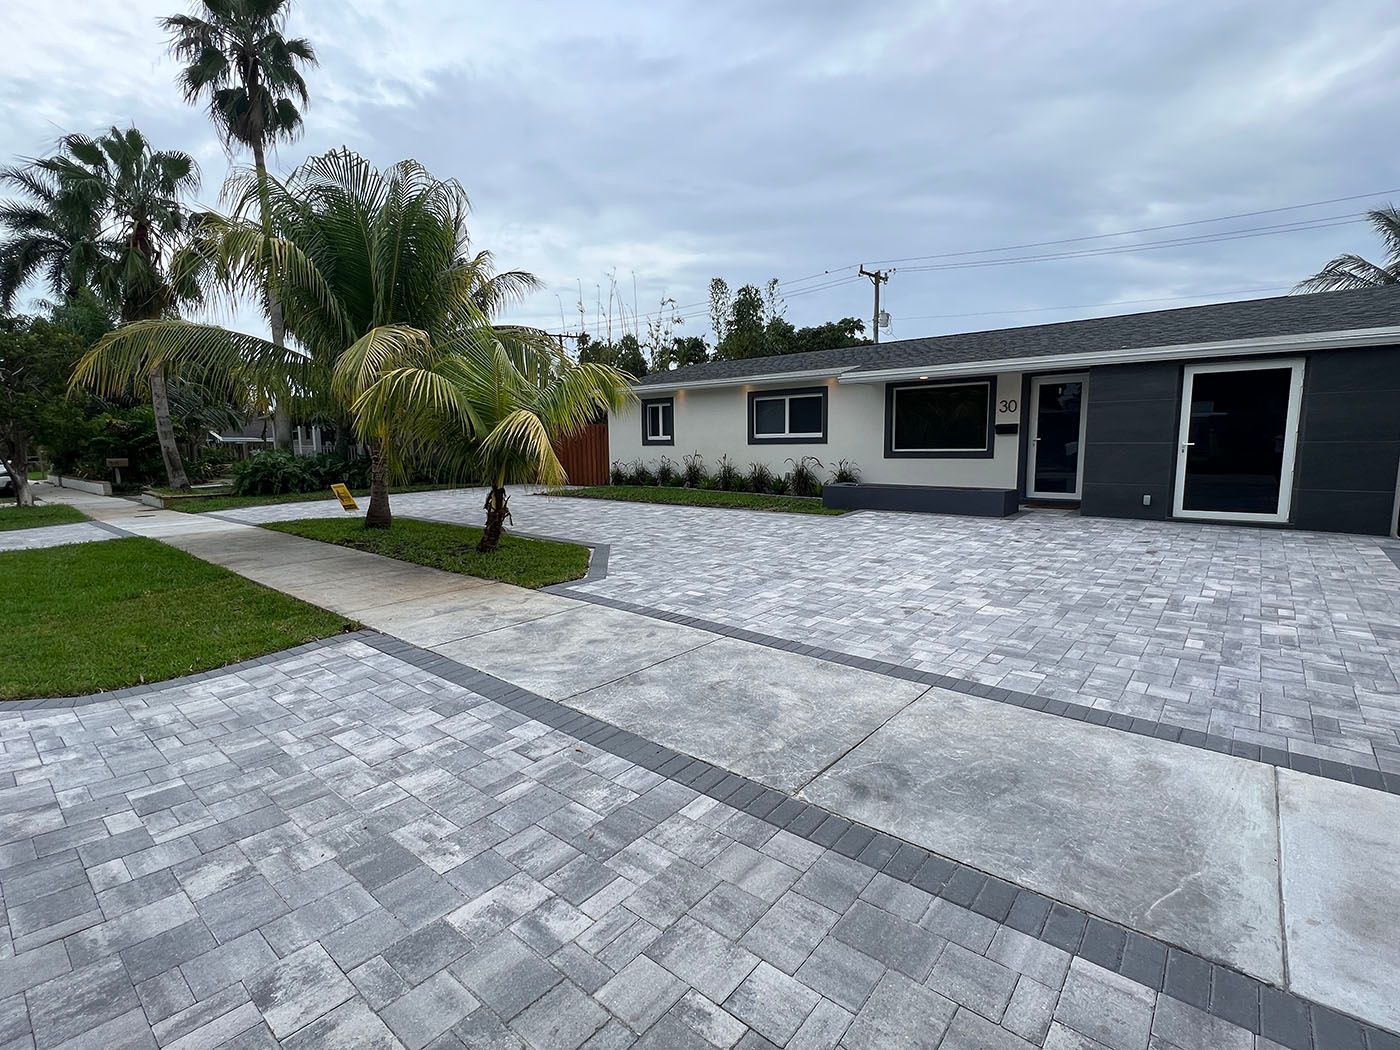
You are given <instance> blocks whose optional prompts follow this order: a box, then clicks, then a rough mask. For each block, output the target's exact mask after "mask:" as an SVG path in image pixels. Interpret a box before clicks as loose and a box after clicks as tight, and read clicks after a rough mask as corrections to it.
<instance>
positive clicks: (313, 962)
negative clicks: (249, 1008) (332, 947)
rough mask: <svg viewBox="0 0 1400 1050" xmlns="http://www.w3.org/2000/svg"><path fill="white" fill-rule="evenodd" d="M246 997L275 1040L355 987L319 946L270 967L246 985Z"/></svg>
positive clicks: (340, 1000) (332, 1005) (330, 1007)
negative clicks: (256, 1009)
mask: <svg viewBox="0 0 1400 1050" xmlns="http://www.w3.org/2000/svg"><path fill="white" fill-rule="evenodd" d="M246 984H247V988H248V994H249V996H250V997H251V998H252V1000H253V1002H254V1003H256V1004H257V1007H258V1009H259V1010H261V1011H262V1015H263V1017H264V1018H265V1019H266V1020H267V1025H268V1027H269V1028H271V1029H272V1034H273V1035H275V1036H277V1037H278V1038H279V1039H281V1038H284V1037H285V1036H288V1035H290V1034H291V1033H293V1032H295V1031H296V1030H297V1029H299V1028H302V1027H303V1026H305V1025H307V1024H309V1023H311V1022H312V1021H314V1020H316V1018H318V1017H320V1016H321V1015H322V1014H324V1013H326V1012H327V1011H329V1010H333V1009H334V1008H335V1007H337V1006H339V1005H340V1004H341V1003H343V1002H345V1001H346V1000H347V999H349V998H351V997H352V996H353V995H354V994H355V987H354V985H352V984H351V983H350V982H349V981H348V980H346V978H345V975H344V974H343V973H341V972H340V969H339V967H337V966H336V965H335V963H334V962H333V961H332V960H331V957H330V956H329V955H327V954H326V950H325V949H324V948H322V947H321V946H320V945H319V944H311V945H308V946H306V947H305V948H302V949H301V950H299V951H297V952H294V953H293V954H291V955H289V956H287V957H286V958H285V959H281V960H279V961H278V962H275V963H273V964H272V965H271V966H269V967H267V969H265V970H262V971H261V972H259V973H257V974H255V975H254V976H253V977H251V978H249V980H248V981H247V982H246Z"/></svg>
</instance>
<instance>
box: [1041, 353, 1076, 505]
mask: <svg viewBox="0 0 1400 1050" xmlns="http://www.w3.org/2000/svg"><path fill="white" fill-rule="evenodd" d="M1029 378H1030V391H1029V393H1028V394H1027V397H1026V411H1027V413H1029V415H1030V419H1029V420H1028V421H1027V425H1026V431H1027V433H1026V499H1038V500H1063V501H1065V502H1067V503H1068V502H1072V501H1074V500H1077V499H1082V498H1083V495H1084V437H1085V435H1086V434H1087V433H1088V424H1089V373H1088V372H1057V373H1054V374H1051V375H1043V376H1030V377H1029ZM1069 380H1077V381H1078V382H1079V384H1080V387H1079V390H1080V394H1079V455H1078V457H1076V462H1075V471H1074V491H1073V492H1036V491H1035V489H1034V485H1035V459H1036V455H1035V454H1036V442H1037V441H1039V440H1040V388H1041V386H1042V385H1043V384H1045V383H1063V382H1067V381H1069Z"/></svg>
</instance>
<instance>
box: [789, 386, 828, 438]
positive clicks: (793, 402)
mask: <svg viewBox="0 0 1400 1050" xmlns="http://www.w3.org/2000/svg"><path fill="white" fill-rule="evenodd" d="M821 432H822V399H821V396H820V395H816V396H808V397H794V398H791V399H790V400H789V401H788V433H790V434H820V433H821Z"/></svg>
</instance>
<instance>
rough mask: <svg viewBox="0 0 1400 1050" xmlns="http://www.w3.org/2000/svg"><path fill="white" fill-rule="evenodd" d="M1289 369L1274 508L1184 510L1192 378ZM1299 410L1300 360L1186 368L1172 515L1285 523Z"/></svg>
mask: <svg viewBox="0 0 1400 1050" xmlns="http://www.w3.org/2000/svg"><path fill="white" fill-rule="evenodd" d="M1284 368H1286V369H1289V370H1290V371H1291V372H1292V373H1293V374H1292V376H1291V377H1290V379H1289V384H1288V408H1287V410H1286V411H1287V415H1286V417H1285V420H1284V431H1283V464H1282V467H1281V470H1280V473H1279V481H1278V507H1277V510H1276V512H1275V513H1273V514H1252V513H1249V514H1247V513H1244V512H1242V511H1234V510H1187V509H1186V507H1185V503H1186V458H1187V454H1188V452H1189V451H1190V448H1191V444H1192V442H1191V398H1192V393H1193V384H1194V382H1195V379H1196V376H1198V375H1201V374H1202V373H1209V372H1259V371H1264V370H1271V371H1277V370H1279V369H1284ZM1302 410H1303V359H1302V358H1300V357H1290V358H1282V359H1278V358H1271V359H1269V360H1267V361H1223V362H1213V363H1210V364H1199V365H1187V366H1186V367H1185V369H1184V370H1183V372H1182V378H1181V420H1180V423H1179V424H1178V428H1177V444H1176V490H1175V492H1174V494H1173V498H1172V516H1173V517H1176V518H1185V519H1189V520H1192V521H1246V522H1247V521H1254V522H1260V523H1270V522H1276V523H1281V522H1286V521H1288V515H1289V513H1290V511H1291V510H1292V508H1293V480H1294V478H1293V474H1294V467H1295V466H1296V463H1297V458H1298V420H1299V417H1300V416H1301V414H1302Z"/></svg>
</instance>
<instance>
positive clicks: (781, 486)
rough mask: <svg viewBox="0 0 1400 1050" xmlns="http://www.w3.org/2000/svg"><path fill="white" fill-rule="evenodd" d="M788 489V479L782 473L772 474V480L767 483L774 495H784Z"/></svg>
mask: <svg viewBox="0 0 1400 1050" xmlns="http://www.w3.org/2000/svg"><path fill="white" fill-rule="evenodd" d="M787 490H788V479H787V478H786V477H784V476H783V475H782V474H774V475H773V480H772V481H771V482H770V483H769V489H768V491H770V492H771V493H773V495H775V496H786V495H787Z"/></svg>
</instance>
